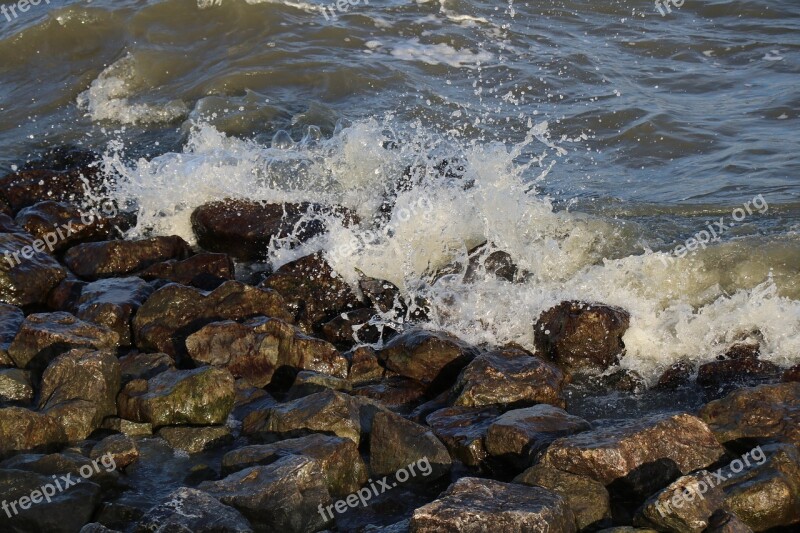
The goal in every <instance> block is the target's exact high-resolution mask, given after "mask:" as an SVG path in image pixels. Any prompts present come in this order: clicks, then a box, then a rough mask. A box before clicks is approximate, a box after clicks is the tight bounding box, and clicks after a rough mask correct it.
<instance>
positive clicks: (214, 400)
mask: <svg viewBox="0 0 800 533" xmlns="http://www.w3.org/2000/svg"><path fill="white" fill-rule="evenodd" d="M233 385H234V380H233V376H231V374H230V372H228V371H227V370H224V369H220V368H213V367H202V368H196V369H194V370H169V371H167V372H163V373H161V374H158V375H157V376H155V377H153V378H150V379H149V380H147V381H145V380H134V381H131V382H130V383H128V384H127V385H125V388H123V389H122V392H121V393H120V394H119V397H118V400H117V406H118V408H119V414H120V417H122V418H125V419H127V420H132V421H134V422H149V423H151V424H153V427H154V428H160V427H162V426H177V425H197V426H213V425H219V424H224V423H225V421H226V420H227V418H228V414H230V412H231V409H232V408H233V401H234V396H235V392H234V388H233Z"/></svg>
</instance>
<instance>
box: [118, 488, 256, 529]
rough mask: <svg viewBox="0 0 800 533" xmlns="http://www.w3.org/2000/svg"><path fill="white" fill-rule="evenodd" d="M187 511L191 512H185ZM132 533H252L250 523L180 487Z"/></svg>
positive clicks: (205, 496)
mask: <svg viewBox="0 0 800 533" xmlns="http://www.w3.org/2000/svg"><path fill="white" fill-rule="evenodd" d="M187 510H189V511H190V512H186V511H187ZM133 531H134V533H159V532H164V533H166V532H168V531H174V532H176V533H177V532H187V533H188V532H192V533H252V531H253V529H252V528H251V527H250V524H249V522H248V521H247V520H246V519H245V518H244V517H243V516H242V515H241V513H239V511H237V510H236V509H234V508H233V507H229V506H227V505H224V504H222V503H220V501H219V500H217V499H216V498H214V497H212V496H210V495H209V494H207V493H205V492H203V491H201V490H197V489H190V488H187V487H181V488H179V489H177V490H175V491H174V492H172V493H171V494H170V495H169V496H167V497H166V498H165V499H164V501H163V502H162V503H160V504H159V505H156V506H155V507H153V508H152V509H150V510H149V511H148V512H147V514H145V515H144V516H143V517H142V518H141V520H139V523H138V524H136V527H135V528H134V530H133Z"/></svg>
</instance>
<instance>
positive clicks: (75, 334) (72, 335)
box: [8, 311, 119, 370]
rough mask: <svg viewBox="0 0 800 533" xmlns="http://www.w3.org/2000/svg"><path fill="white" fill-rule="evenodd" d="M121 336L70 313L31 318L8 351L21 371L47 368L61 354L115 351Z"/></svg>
mask: <svg viewBox="0 0 800 533" xmlns="http://www.w3.org/2000/svg"><path fill="white" fill-rule="evenodd" d="M118 341H119V335H117V333H115V332H113V331H111V330H110V329H108V328H106V327H104V326H98V325H96V324H90V323H89V322H84V321H83V320H80V319H79V318H77V317H75V316H74V315H71V314H69V313H64V312H60V311H59V312H57V313H37V314H33V315H28V317H27V318H26V319H25V321H24V322H23V323H22V327H21V328H20V330H19V333H17V336H16V337H14V341H13V342H12V343H11V346H9V348H8V354H9V355H10V356H11V359H13V360H14V363H15V364H16V365H17V367H19V368H31V369H34V370H40V369H44V368H45V367H46V366H47V365H48V364H49V363H50V361H52V360H53V359H55V358H56V357H57V356H58V355H59V354H62V353H64V352H66V351H69V350H71V349H74V348H91V349H95V350H113V349H115V348H116V346H117V343H118Z"/></svg>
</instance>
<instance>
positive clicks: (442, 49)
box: [391, 39, 494, 68]
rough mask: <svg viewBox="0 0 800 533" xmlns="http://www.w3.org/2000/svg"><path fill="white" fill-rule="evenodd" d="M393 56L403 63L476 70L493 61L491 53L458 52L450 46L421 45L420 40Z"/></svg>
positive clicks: (393, 52) (407, 44) (393, 51)
mask: <svg viewBox="0 0 800 533" xmlns="http://www.w3.org/2000/svg"><path fill="white" fill-rule="evenodd" d="M391 53H392V55H393V56H394V57H396V58H398V59H402V60H403V61H420V62H422V63H427V64H428V65H441V64H445V65H450V66H451V67H456V68H461V67H467V68H474V67H476V66H479V65H483V64H486V63H488V62H490V61H492V59H493V57H494V56H492V54H491V53H489V52H487V51H485V50H479V51H477V52H473V51H471V50H467V49H461V50H457V49H456V48H453V47H452V46H450V45H449V44H445V43H439V44H421V43H420V42H419V40H418V39H411V40H410V41H408V42H407V43H405V44H403V45H400V46H396V47H394V48H393V49H392V52H391Z"/></svg>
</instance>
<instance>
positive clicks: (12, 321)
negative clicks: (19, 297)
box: [0, 303, 25, 367]
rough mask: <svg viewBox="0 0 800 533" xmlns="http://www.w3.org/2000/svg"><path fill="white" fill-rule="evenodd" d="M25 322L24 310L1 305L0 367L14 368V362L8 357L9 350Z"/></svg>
mask: <svg viewBox="0 0 800 533" xmlns="http://www.w3.org/2000/svg"><path fill="white" fill-rule="evenodd" d="M24 321H25V313H23V312H22V309H20V308H19V307H15V306H13V305H8V304H3V303H0V367H3V366H14V361H13V360H12V359H11V356H10V355H8V348H9V346H11V342H12V341H13V340H14V337H16V336H17V333H18V332H19V328H20V327H22V322H24Z"/></svg>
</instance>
